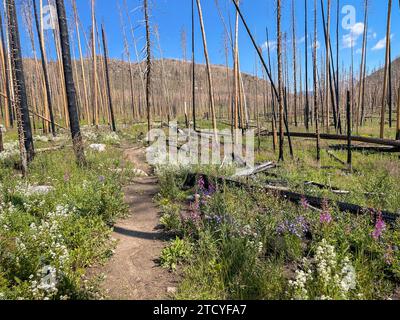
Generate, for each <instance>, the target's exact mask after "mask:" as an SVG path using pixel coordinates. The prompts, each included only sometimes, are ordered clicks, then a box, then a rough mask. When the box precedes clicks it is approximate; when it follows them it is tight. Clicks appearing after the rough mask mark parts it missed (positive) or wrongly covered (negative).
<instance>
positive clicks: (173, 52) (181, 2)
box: [20, 0, 400, 73]
mask: <svg viewBox="0 0 400 320" xmlns="http://www.w3.org/2000/svg"><path fill="white" fill-rule="evenodd" d="M126 1H127V5H128V8H129V14H130V16H131V19H132V22H133V25H134V28H135V35H136V37H137V40H138V44H137V45H138V49H139V50H141V49H142V48H143V47H144V41H143V40H144V25H143V12H142V10H141V7H140V6H141V1H139V0H126ZM282 1H283V10H282V14H283V22H282V28H283V31H286V32H288V40H289V41H291V39H292V35H291V5H292V2H291V0H282ZM336 1H337V0H332V30H335V29H336V26H335V23H336V17H337V15H336V3H337V2H336ZM44 2H45V3H46V0H44ZM65 2H66V4H67V11H68V14H69V17H70V19H71V21H72V12H71V8H70V0H65ZM201 2H202V7H203V14H204V20H205V28H206V31H207V41H208V48H209V54H210V59H211V62H212V63H214V64H224V63H225V54H224V48H223V39H224V27H223V24H222V22H221V19H220V17H219V15H218V11H217V9H216V5H215V0H202V1H201ZM218 2H219V6H220V8H221V11H222V12H223V15H224V19H225V21H226V22H227V23H228V21H229V19H231V21H232V23H234V8H233V5H232V3H231V0H218ZM363 2H364V0H352V1H350V0H340V8H341V10H342V9H343V7H344V6H346V5H351V6H353V7H354V9H355V21H354V22H355V24H354V26H353V27H352V29H343V28H342V27H340V41H339V42H340V61H341V65H342V64H343V65H344V66H345V67H346V68H348V67H349V66H350V61H351V45H352V44H353V50H354V59H355V60H354V61H355V68H356V69H358V67H357V65H358V64H359V61H360V59H361V54H360V49H361V45H362V31H363V28H364V24H363V22H364V21H363V20H364V10H363ZM369 2H370V4H369V26H368V68H369V69H370V70H372V69H373V68H375V67H378V66H379V65H381V64H382V63H383V61H384V57H385V49H384V46H382V44H384V39H385V32H386V31H385V30H386V14H387V1H385V0H369ZM275 3H276V2H275V0H243V3H242V4H241V7H242V10H243V13H244V15H245V17H246V18H247V21H248V24H249V27H250V29H251V30H252V32H253V34H254V35H255V37H256V39H257V42H258V44H259V45H260V46H263V47H264V48H266V35H265V29H266V27H268V29H269V33H270V48H271V50H272V53H273V54H272V61H273V64H275V63H274V61H275V55H276V52H275V51H276V49H275V46H274V40H275V39H276V17H275ZM313 3H314V1H313V0H308V19H309V33H310V34H311V33H312V31H313V29H312V27H313V21H312V18H313ZM324 3H325V9H326V3H327V0H324ZM77 4H78V8H79V14H80V19H81V21H82V24H83V28H84V29H85V31H86V33H87V36H88V38H89V30H90V25H91V19H90V0H77ZM118 4H119V5H120V6H121V7H122V9H123V8H124V5H123V0H97V1H96V14H97V22H98V23H99V24H100V23H101V22H104V24H105V28H106V31H107V35H108V43H109V50H110V55H111V56H112V57H115V58H121V56H122V54H123V52H124V46H123V32H122V27H121V22H120V15H119V10H118ZM295 4H296V19H297V24H296V28H297V34H296V38H297V42H298V50H300V51H301V54H302V57H303V58H304V1H303V0H295ZM319 6H320V0H318V26H319V42H320V43H321V48H320V53H319V57H320V54H323V53H324V50H323V48H324V37H323V29H322V16H321V10H320V7H319ZM150 8H151V23H152V25H153V26H155V25H157V26H158V29H159V34H160V43H161V48H162V51H163V56H164V57H167V58H179V59H180V58H182V49H181V41H180V39H181V30H182V29H183V28H185V29H186V31H187V32H188V48H187V50H188V54H189V55H190V40H191V38H190V31H191V15H190V14H191V0H150ZM123 11H124V9H123ZM123 15H124V19H125V21H126V22H127V19H126V15H125V13H124V12H123ZM229 17H230V18H229ZM399 17H400V9H399V4H398V1H393V10H392V26H391V27H392V38H393V41H392V56H393V59H394V58H395V57H396V56H398V53H399V52H400V41H397V38H398V37H400V34H398V33H397V30H400V28H399V27H400V22H399V21H400V19H399ZM343 18H345V14H342V13H341V14H340V22H342V19H343ZM21 23H22V21H21ZM20 30H21V37H22V44H23V48H24V52H25V54H26V55H29V53H31V51H32V50H31V47H30V45H29V41H28V40H27V39H28V38H27V35H26V32H25V28H24V27H23V26H21V27H20ZM47 32H49V31H47ZM127 33H128V35H129V30H127ZM351 35H352V37H351ZM153 39H154V42H155V43H154V52H153V54H154V55H155V56H156V57H159V56H160V52H159V51H158V49H157V48H156V40H155V38H154V37H153ZM351 39H353V40H354V43H352V41H351ZM129 41H130V46H131V48H130V51H131V55H132V60H133V61H134V60H136V57H135V55H134V49H133V46H132V42H131V38H130V37H129ZM196 41H197V49H196V59H197V62H204V54H203V48H202V42H201V33H200V28H199V25H198V16H197V11H196ZM332 41H333V42H332V44H333V47H334V48H336V39H332ZM289 49H290V50H288V56H289V59H291V54H292V50H291V45H290V46H289ZM310 49H311V48H310ZM240 50H241V51H240V58H241V68H242V70H243V71H245V72H248V73H253V72H254V65H255V51H254V49H253V47H252V45H251V42H250V41H249V39H248V37H247V34H246V33H245V30H244V28H243V26H242V25H240ZM335 51H336V49H335ZM76 52H77V51H76ZM310 52H311V51H310ZM265 53H266V52H265ZM50 56H51V53H50ZM310 57H311V53H310ZM289 61H291V60H289ZM259 70H260V68H259ZM259 72H260V71H259Z"/></svg>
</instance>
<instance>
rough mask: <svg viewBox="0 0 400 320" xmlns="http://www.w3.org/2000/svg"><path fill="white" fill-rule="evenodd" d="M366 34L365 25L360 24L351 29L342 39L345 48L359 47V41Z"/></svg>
mask: <svg viewBox="0 0 400 320" xmlns="http://www.w3.org/2000/svg"><path fill="white" fill-rule="evenodd" d="M363 33H364V23H362V22H358V23H356V24H355V25H353V26H352V27H351V28H350V32H349V33H348V34H345V35H344V36H343V39H342V43H343V47H344V48H352V47H355V46H356V45H357V40H358V39H359V38H360V36H361V35H362V34H363Z"/></svg>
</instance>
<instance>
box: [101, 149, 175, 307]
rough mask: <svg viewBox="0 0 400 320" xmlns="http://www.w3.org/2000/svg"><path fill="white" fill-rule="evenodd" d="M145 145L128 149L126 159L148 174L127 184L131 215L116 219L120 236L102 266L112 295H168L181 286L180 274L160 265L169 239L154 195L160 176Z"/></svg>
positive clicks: (122, 297) (118, 297)
mask: <svg viewBox="0 0 400 320" xmlns="http://www.w3.org/2000/svg"><path fill="white" fill-rule="evenodd" d="M145 158H146V157H145V149H144V148H132V149H126V150H125V152H124V159H125V161H130V162H131V163H132V164H133V165H134V167H135V168H136V169H140V170H142V171H144V172H146V173H147V174H148V176H147V177H138V178H135V179H134V181H133V183H132V184H131V185H129V186H127V187H125V189H124V192H125V201H126V203H127V204H128V205H129V216H128V218H125V219H123V220H120V221H118V222H117V223H116V225H115V228H114V233H113V238H115V239H117V240H118V244H117V247H116V249H115V254H114V256H113V257H112V259H111V260H110V261H109V262H108V263H107V264H106V265H105V266H104V267H102V268H101V270H100V272H101V273H103V274H104V275H105V276H106V278H105V280H104V282H103V283H102V288H103V290H104V291H105V294H106V296H107V298H108V299H113V300H152V299H168V298H170V297H171V293H173V292H174V291H175V288H176V286H177V279H176V276H175V275H174V274H172V273H170V272H168V271H167V270H165V269H163V268H162V267H161V266H160V265H159V257H160V254H161V251H162V249H163V248H164V247H165V246H166V244H167V243H166V241H165V240H167V239H166V238H165V236H164V234H163V232H162V231H161V230H160V226H159V212H158V209H157V207H156V205H155V204H154V201H153V198H154V196H155V195H156V194H157V193H158V191H159V186H158V181H157V178H156V177H154V176H153V175H152V171H151V168H150V167H149V166H148V165H147V163H146V159H145Z"/></svg>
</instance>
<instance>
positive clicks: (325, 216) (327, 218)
mask: <svg viewBox="0 0 400 320" xmlns="http://www.w3.org/2000/svg"><path fill="white" fill-rule="evenodd" d="M319 221H320V222H321V223H322V224H330V223H331V222H332V215H331V213H330V208H329V203H328V200H326V199H325V200H324V202H323V203H322V213H321V215H320V218H319Z"/></svg>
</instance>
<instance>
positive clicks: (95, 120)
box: [91, 0, 99, 127]
mask: <svg viewBox="0 0 400 320" xmlns="http://www.w3.org/2000/svg"><path fill="white" fill-rule="evenodd" d="M91 4H92V64H93V71H92V72H93V73H92V77H93V78H92V103H93V125H96V127H98V125H99V105H98V99H97V59H96V15H95V0H92V2H91Z"/></svg>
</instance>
